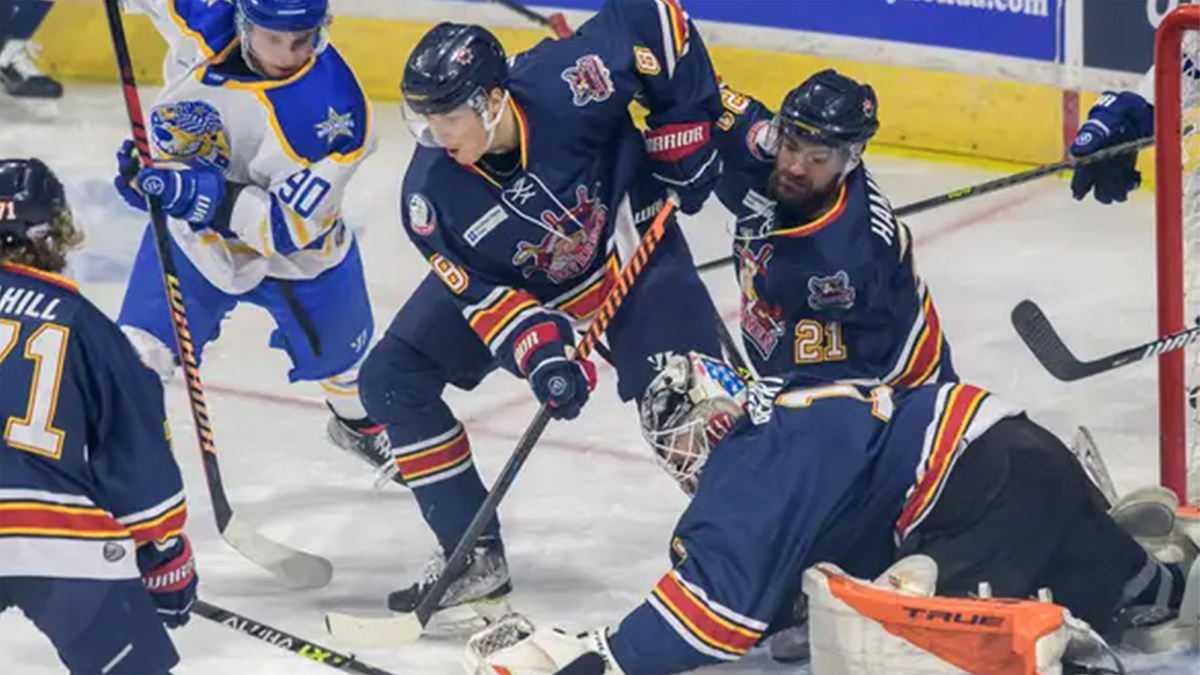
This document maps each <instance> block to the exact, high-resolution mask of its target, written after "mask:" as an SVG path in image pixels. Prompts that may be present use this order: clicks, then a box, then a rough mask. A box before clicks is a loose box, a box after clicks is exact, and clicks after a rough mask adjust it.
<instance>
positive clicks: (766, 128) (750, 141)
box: [746, 120, 779, 162]
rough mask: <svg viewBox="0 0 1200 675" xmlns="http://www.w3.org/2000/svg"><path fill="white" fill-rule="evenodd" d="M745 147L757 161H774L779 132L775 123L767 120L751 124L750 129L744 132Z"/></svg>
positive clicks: (777, 149)
mask: <svg viewBox="0 0 1200 675" xmlns="http://www.w3.org/2000/svg"><path fill="white" fill-rule="evenodd" d="M746 148H747V149H748V150H750V154H751V155H754V158H755V159H757V160H759V161H762V162H770V161H774V159H775V155H776V154H778V152H779V134H778V133H777V132H776V129H775V125H774V124H773V123H771V122H768V121H767V120H759V121H757V122H755V123H754V124H751V125H750V130H749V131H747V132H746Z"/></svg>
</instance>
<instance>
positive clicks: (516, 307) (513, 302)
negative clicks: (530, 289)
mask: <svg viewBox="0 0 1200 675" xmlns="http://www.w3.org/2000/svg"><path fill="white" fill-rule="evenodd" d="M537 304H538V301H537V298H535V297H533V296H532V295H530V294H529V293H527V292H525V291H519V290H509V291H508V292H507V293H505V294H504V295H502V296H500V299H499V300H497V301H496V302H495V303H493V304H492V305H491V306H490V307H488V308H487V309H481V310H479V311H477V312H475V313H474V314H473V315H471V317H470V319H468V321H469V323H470V324H471V329H472V330H474V331H475V334H476V335H478V336H479V338H480V339H481V340H483V343H484V344H485V345H489V346H490V345H491V344H492V340H494V339H495V338H496V335H497V334H499V333H500V331H501V330H503V329H504V327H505V326H507V325H508V323H509V322H510V321H512V320H513V319H514V318H516V316H517V315H518V314H520V313H521V312H522V311H524V310H526V309H529V308H530V307H533V306H535V305H537Z"/></svg>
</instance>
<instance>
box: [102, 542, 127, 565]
mask: <svg viewBox="0 0 1200 675" xmlns="http://www.w3.org/2000/svg"><path fill="white" fill-rule="evenodd" d="M102 554H103V555H104V559H105V560H106V561H108V562H110V563H115V562H120V561H121V559H122V558H124V557H125V547H124V546H122V545H120V544H118V543H116V542H115V541H109V542H105V543H104V548H103V549H102Z"/></svg>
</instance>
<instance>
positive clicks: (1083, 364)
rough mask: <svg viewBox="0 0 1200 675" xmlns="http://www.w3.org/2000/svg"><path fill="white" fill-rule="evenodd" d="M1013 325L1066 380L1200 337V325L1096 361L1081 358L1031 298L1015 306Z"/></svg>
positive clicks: (1052, 370) (1180, 346) (1049, 368)
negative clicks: (1069, 346) (1074, 352)
mask: <svg viewBox="0 0 1200 675" xmlns="http://www.w3.org/2000/svg"><path fill="white" fill-rule="evenodd" d="M1012 324H1013V328H1015V329H1017V334H1018V335H1020V336H1021V340H1022V341H1023V342H1024V343H1025V346H1026V347H1029V351H1031V352H1033V355H1034V356H1036V357H1037V360H1038V361H1040V362H1041V363H1042V366H1043V367H1045V368H1046V370H1047V371H1049V372H1050V374H1051V375H1053V376H1054V377H1057V378H1058V379H1060V380H1063V381H1064V382H1072V381H1074V380H1079V379H1082V378H1085V377H1091V376H1092V375H1097V374H1099V373H1103V372H1106V371H1109V370H1113V369H1114V368H1120V367H1121V366H1126V365H1129V364H1130V363H1134V362H1137V361H1142V360H1144V359H1152V358H1154V357H1156V356H1158V355H1160V354H1165V353H1167V352H1173V351H1175V350H1177V349H1183V348H1184V347H1187V346H1188V345H1191V344H1193V343H1195V342H1196V341H1197V340H1200V326H1195V327H1192V328H1188V329H1187V330H1182V331H1180V332H1178V333H1173V334H1171V335H1167V336H1165V337H1161V338H1159V339H1157V340H1152V341H1150V342H1147V343H1145V344H1140V345H1138V346H1136V347H1130V348H1129V349H1124V350H1121V351H1119V352H1117V353H1115V354H1109V355H1108V356H1104V357H1101V358H1098V359H1095V360H1093V361H1080V360H1079V359H1078V358H1076V357H1075V355H1074V354H1073V353H1071V350H1070V349H1069V348H1068V347H1067V345H1066V343H1064V342H1063V340H1062V338H1061V337H1059V335H1058V331H1056V330H1055V329H1054V326H1053V325H1051V323H1050V320H1049V319H1047V318H1046V315H1045V314H1044V313H1043V312H1042V309H1041V308H1040V307H1038V306H1037V304H1036V303H1034V302H1033V301H1032V300H1022V301H1021V302H1019V303H1017V306H1016V307H1013V310H1012Z"/></svg>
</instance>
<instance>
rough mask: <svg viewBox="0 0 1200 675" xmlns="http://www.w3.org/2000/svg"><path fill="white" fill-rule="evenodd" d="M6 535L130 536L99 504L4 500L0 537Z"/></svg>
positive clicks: (0, 517)
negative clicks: (82, 504)
mask: <svg viewBox="0 0 1200 675" xmlns="http://www.w3.org/2000/svg"><path fill="white" fill-rule="evenodd" d="M7 536H42V537H68V538H72V539H128V538H129V537H130V536H131V535H130V532H129V530H128V529H127V528H126V527H125V526H123V525H121V524H120V523H118V522H117V519H116V518H113V516H112V514H111V513H109V512H108V511H105V510H104V509H102V508H99V507H95V506H65V505H62V504H42V503H38V502H6V503H3V504H0V537H7Z"/></svg>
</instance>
